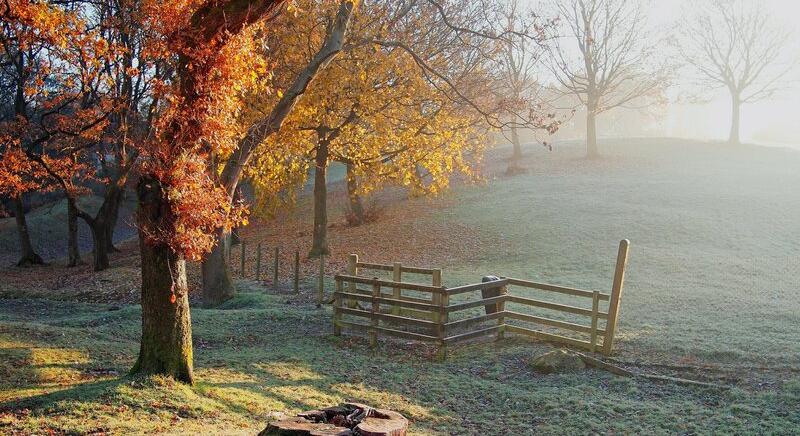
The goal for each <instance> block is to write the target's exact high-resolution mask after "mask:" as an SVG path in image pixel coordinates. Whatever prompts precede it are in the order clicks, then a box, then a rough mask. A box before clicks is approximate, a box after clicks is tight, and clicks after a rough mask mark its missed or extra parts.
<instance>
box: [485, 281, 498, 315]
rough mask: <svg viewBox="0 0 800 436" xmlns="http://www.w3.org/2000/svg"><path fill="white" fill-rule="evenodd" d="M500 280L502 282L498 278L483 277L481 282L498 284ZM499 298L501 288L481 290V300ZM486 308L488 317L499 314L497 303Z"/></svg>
mask: <svg viewBox="0 0 800 436" xmlns="http://www.w3.org/2000/svg"><path fill="white" fill-rule="evenodd" d="M498 280H500V277H497V276H483V277H482V278H481V282H482V283H487V282H496V281H498ZM499 296H500V288H499V287H498V288H490V289H481V298H483V299H484V300H485V299H487V298H492V297H499ZM484 307H485V308H486V314H487V315H491V314H493V313H495V312H497V303H492V304H487V305H486V306H484Z"/></svg>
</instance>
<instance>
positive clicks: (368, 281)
mask: <svg viewBox="0 0 800 436" xmlns="http://www.w3.org/2000/svg"><path fill="white" fill-rule="evenodd" d="M335 279H336V280H341V281H343V282H346V283H361V284H364V285H373V286H375V285H378V286H385V287H387V288H393V287H398V288H401V289H408V290H410V291H420V292H432V293H438V294H443V293H444V292H445V289H444V288H442V287H437V286H430V285H420V284H417V283H406V282H394V281H391V280H381V279H374V278H367V277H356V276H351V275H347V274H337V275H336V277H335Z"/></svg>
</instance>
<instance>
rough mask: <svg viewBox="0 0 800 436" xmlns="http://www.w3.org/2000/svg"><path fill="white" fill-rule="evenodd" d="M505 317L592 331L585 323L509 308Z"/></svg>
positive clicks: (599, 332)
mask: <svg viewBox="0 0 800 436" xmlns="http://www.w3.org/2000/svg"><path fill="white" fill-rule="evenodd" d="M506 317H507V318H511V319H516V320H520V321H525V322H533V323H537V324H543V325H549V326H551V327H558V328H562V329H565V330H572V331H574V332H579V333H589V334H591V333H592V328H591V327H589V326H585V325H581V324H575V323H571V322H566V321H558V320H555V319H550V318H542V317H539V316H533V315H528V314H525V313H519V312H514V311H510V310H506ZM605 332H606V331H605V330H601V329H598V330H597V333H598V334H601V335H603V334H605Z"/></svg>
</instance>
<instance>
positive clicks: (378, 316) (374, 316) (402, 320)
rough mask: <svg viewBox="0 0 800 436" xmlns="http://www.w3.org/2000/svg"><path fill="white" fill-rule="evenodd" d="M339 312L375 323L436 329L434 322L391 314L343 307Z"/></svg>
mask: <svg viewBox="0 0 800 436" xmlns="http://www.w3.org/2000/svg"><path fill="white" fill-rule="evenodd" d="M339 311H340V312H341V313H343V314H345V315H353V316H361V317H364V318H369V319H371V320H373V321H375V320H382V321H391V322H396V323H399V324H408V325H413V326H416V327H425V328H434V327H436V323H435V322H433V321H425V320H422V319H414V318H408V317H405V316H399V315H389V314H385V313H372V312H370V311H367V310H358V309H350V308H347V307H341V308H339Z"/></svg>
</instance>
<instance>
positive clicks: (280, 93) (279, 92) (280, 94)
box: [276, 89, 283, 98]
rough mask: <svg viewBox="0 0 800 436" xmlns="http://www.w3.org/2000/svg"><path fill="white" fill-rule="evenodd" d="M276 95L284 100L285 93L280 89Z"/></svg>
mask: <svg viewBox="0 0 800 436" xmlns="http://www.w3.org/2000/svg"><path fill="white" fill-rule="evenodd" d="M276 94H277V95H278V98H283V91H281V90H280V89H279V90H278V91H277V92H276Z"/></svg>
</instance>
